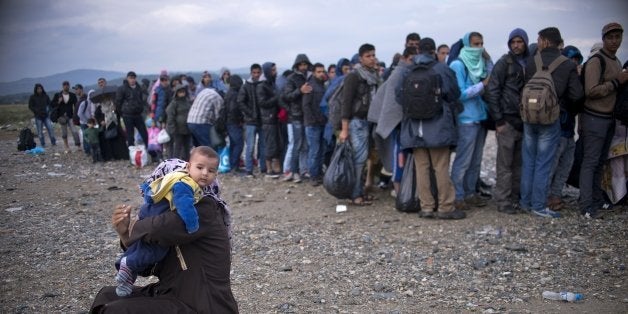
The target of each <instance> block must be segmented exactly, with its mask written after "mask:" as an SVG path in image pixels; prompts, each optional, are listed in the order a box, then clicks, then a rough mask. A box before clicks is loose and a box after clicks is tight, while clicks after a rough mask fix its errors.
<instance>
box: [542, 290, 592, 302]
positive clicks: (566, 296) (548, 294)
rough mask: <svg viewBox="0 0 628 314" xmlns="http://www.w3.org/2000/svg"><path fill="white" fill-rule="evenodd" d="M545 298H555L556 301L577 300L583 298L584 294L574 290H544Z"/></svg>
mask: <svg viewBox="0 0 628 314" xmlns="http://www.w3.org/2000/svg"><path fill="white" fill-rule="evenodd" d="M543 299H548V300H555V301H568V302H575V301H580V300H582V299H583V296H582V294H580V293H573V292H566V291H561V292H552V291H543Z"/></svg>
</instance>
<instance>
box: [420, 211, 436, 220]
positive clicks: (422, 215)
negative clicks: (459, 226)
mask: <svg viewBox="0 0 628 314" xmlns="http://www.w3.org/2000/svg"><path fill="white" fill-rule="evenodd" d="M419 217H420V218H427V219H431V218H435V217H436V216H435V215H434V212H433V211H432V212H428V211H425V210H420V211H419Z"/></svg>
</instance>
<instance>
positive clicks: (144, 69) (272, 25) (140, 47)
mask: <svg viewBox="0 0 628 314" xmlns="http://www.w3.org/2000/svg"><path fill="white" fill-rule="evenodd" d="M611 21H616V22H619V23H621V24H622V25H623V26H624V28H625V27H627V26H628V1H625V0H624V1H608V0H607V1H604V0H600V1H579V0H578V1H568V0H552V1H546V0H525V1H521V0H520V1H485V0H473V1H471V0H469V1H449V0H440V1H418V0H401V1H395V0H390V1H365V0H357V1H354V0H347V1H342V0H338V1H323V0H309V1H294V0H278V1H273V0H267V1H238V0H221V1H213V0H208V1H188V0H174V1H173V0H170V1H157V0H126V1H112V0H97V1H79V0H55V1H53V0H50V1H46V0H39V1H32V0H15V1H1V4H0V23H1V26H2V27H1V28H0V43H1V44H0V81H3V82H7V81H13V80H17V79H20V78H25V77H41V76H47V75H51V74H56V73H60V72H65V71H70V70H74V69H101V70H115V71H123V72H126V71H128V70H135V71H136V72H138V73H139V74H142V73H158V72H159V71H160V70H161V69H168V70H173V71H202V70H210V71H217V70H218V69H220V68H221V67H223V66H226V67H230V68H236V67H237V68H239V67H248V66H249V65H250V64H251V63H263V62H266V61H273V62H275V63H277V65H278V66H279V67H280V68H289V67H291V66H292V63H293V61H294V57H295V56H296V54H298V53H302V52H303V53H306V54H307V55H308V56H309V58H310V60H311V61H312V62H322V63H325V64H329V63H336V61H337V60H338V59H339V58H340V57H347V58H350V57H351V55H353V54H354V53H356V52H357V49H358V47H359V46H360V45H361V44H363V43H365V42H368V43H372V44H374V45H375V47H376V49H377V50H376V53H377V57H378V58H379V59H380V60H381V61H384V62H386V64H389V63H390V61H391V59H392V56H393V55H394V53H395V52H400V51H402V49H403V44H404V40H405V36H406V35H407V34H408V33H410V32H418V33H419V34H420V35H421V37H432V38H434V40H435V41H436V43H437V45H438V44H441V43H447V44H451V43H453V42H454V41H456V40H457V39H458V38H461V37H462V36H463V35H464V34H465V33H466V32H469V31H478V32H480V33H482V34H483V35H484V43H485V48H486V49H487V50H488V52H489V53H490V54H491V55H492V56H493V59H497V58H498V57H499V56H501V55H502V54H503V53H505V52H506V51H507V47H506V41H507V37H508V34H509V33H510V31H511V30H512V29H514V28H516V27H521V28H523V29H525V30H526V31H527V32H528V35H529V37H530V41H532V42H535V41H536V39H537V33H538V31H539V30H540V29H542V28H545V27H548V26H556V27H558V28H559V29H560V31H561V33H562V36H563V38H564V41H565V44H566V45H575V46H576V47H578V48H579V49H580V50H581V51H582V52H583V55H584V56H585V57H586V56H587V55H588V52H589V49H590V48H591V46H592V45H593V44H594V43H595V42H599V41H601V28H602V26H603V25H604V24H606V23H608V22H611ZM625 38H626V36H624V39H625ZM627 45H628V42H624V43H623V45H622V47H621V48H620V52H619V53H618V55H619V57H620V60H621V61H622V62H625V61H626V59H627V58H628V53H627V51H628V50H627V48H626V46H627Z"/></svg>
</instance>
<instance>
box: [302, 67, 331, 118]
mask: <svg viewBox="0 0 628 314" xmlns="http://www.w3.org/2000/svg"><path fill="white" fill-rule="evenodd" d="M308 83H309V84H310V86H312V92H311V93H309V94H305V95H303V124H304V125H305V126H325V124H326V123H327V118H326V117H325V115H324V114H323V111H322V110H321V101H322V100H323V96H324V95H325V83H324V82H323V81H322V80H318V79H316V78H315V77H314V76H313V75H312V76H311V77H310V79H309V80H308Z"/></svg>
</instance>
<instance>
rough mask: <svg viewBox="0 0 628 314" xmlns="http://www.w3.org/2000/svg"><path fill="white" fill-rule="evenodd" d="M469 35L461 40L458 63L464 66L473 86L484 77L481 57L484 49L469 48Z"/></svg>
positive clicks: (484, 68)
mask: <svg viewBox="0 0 628 314" xmlns="http://www.w3.org/2000/svg"><path fill="white" fill-rule="evenodd" d="M469 34H470V33H467V34H465V35H464V38H463V39H462V42H463V45H464V47H462V49H460V55H459V56H458V59H460V61H462V63H464V66H465V67H466V68H467V71H468V72H469V76H470V77H471V82H473V84H477V83H478V82H480V81H481V80H482V78H484V77H486V66H485V63H484V58H483V57H482V53H483V52H484V48H474V47H471V44H470V42H469Z"/></svg>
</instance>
